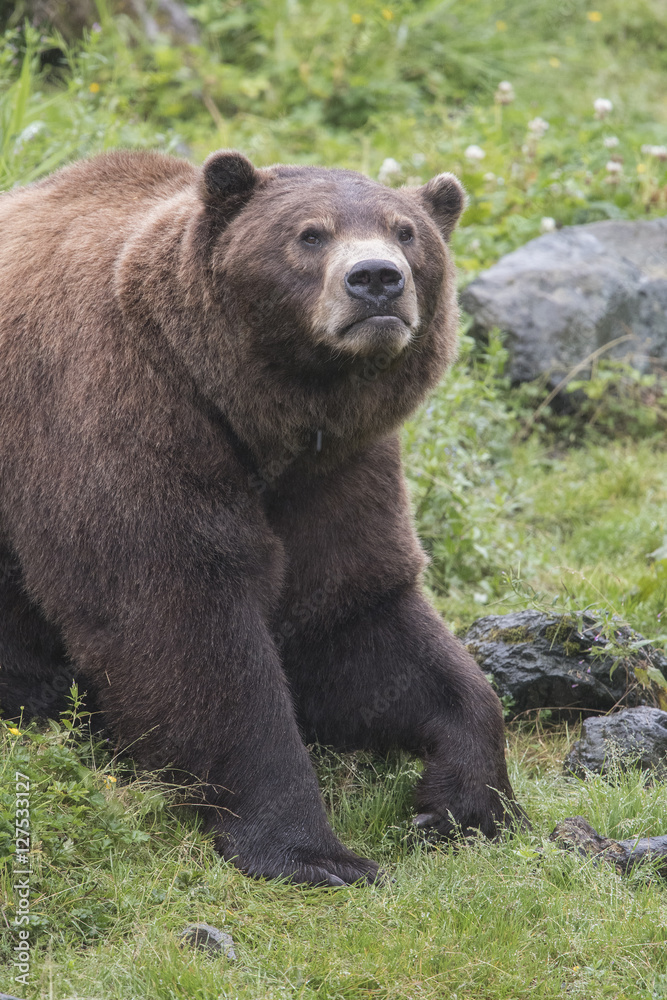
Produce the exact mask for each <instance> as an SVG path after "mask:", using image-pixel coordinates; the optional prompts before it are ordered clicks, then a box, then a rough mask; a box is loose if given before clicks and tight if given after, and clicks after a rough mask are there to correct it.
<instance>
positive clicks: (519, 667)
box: [463, 611, 667, 717]
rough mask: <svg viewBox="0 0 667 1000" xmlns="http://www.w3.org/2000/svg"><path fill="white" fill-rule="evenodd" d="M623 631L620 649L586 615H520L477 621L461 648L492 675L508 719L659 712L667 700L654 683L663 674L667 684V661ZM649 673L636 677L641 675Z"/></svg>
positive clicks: (617, 635) (617, 640) (618, 635)
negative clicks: (533, 713) (537, 713)
mask: <svg viewBox="0 0 667 1000" xmlns="http://www.w3.org/2000/svg"><path fill="white" fill-rule="evenodd" d="M642 642H643V639H642V636H641V635H639V633H637V632H634V631H633V630H632V629H630V628H628V627H627V626H625V625H622V624H620V623H619V624H618V626H616V627H615V628H614V642H613V645H612V643H611V642H610V641H609V640H608V639H606V638H605V637H604V636H603V635H602V634H601V631H600V624H599V621H598V620H597V619H596V618H595V617H594V616H593V615H592V614H586V615H584V616H583V619H582V621H581V627H579V624H578V622H577V620H576V619H575V618H574V617H573V616H570V615H563V614H545V613H543V612H541V611H518V612H513V613H512V614H509V615H487V616H486V617H484V618H479V619H477V621H476V622H474V623H473V625H472V626H471V628H470V629H469V630H468V632H467V633H466V634H465V636H464V637H463V643H464V645H465V646H467V648H468V650H469V652H470V653H472V655H473V657H474V658H475V659H476V660H477V662H478V663H479V665H480V666H481V668H482V669H483V670H484V671H486V672H488V673H489V674H490V675H491V677H492V679H493V684H494V686H495V688H496V690H497V692H498V694H499V696H500V698H501V700H503V702H504V704H505V707H506V709H507V710H508V711H509V713H510V715H511V716H513V717H515V716H517V715H520V714H521V713H523V712H528V711H530V710H534V709H539V708H550V709H557V710H558V711H559V712H561V713H563V712H573V711H576V712H581V711H603V712H609V711H610V710H611V709H613V708H616V707H618V706H619V705H624V706H627V705H643V704H650V705H656V704H659V703H660V699H661V698H664V697H665V695H666V694H667V692H665V690H664V689H663V688H661V687H660V686H659V685H658V684H656V683H655V682H654V681H652V680H650V679H649V676H648V671H652V670H653V671H654V670H656V669H657V671H659V673H658V675H657V676H658V677H659V676H660V674H662V675H663V676H665V677H667V658H665V657H664V656H663V655H662V654H661V653H660V652H658V650H656V649H653V648H652V647H651V646H649V645H641V646H640V645H638V644H639V643H642ZM636 669H639V670H643V671H645V673H644V674H641V673H640V675H639V678H641V679H642V681H643V683H641V684H640V683H639V682H638V681H639V678H638V677H637V676H636V675H635V670H636Z"/></svg>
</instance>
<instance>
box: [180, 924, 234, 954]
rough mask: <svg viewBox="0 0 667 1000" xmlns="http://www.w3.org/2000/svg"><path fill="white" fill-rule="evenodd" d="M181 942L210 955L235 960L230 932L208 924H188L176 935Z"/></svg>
mask: <svg viewBox="0 0 667 1000" xmlns="http://www.w3.org/2000/svg"><path fill="white" fill-rule="evenodd" d="M178 937H179V939H180V942H181V944H188V945H190V946H191V947H192V948H196V949H197V950H198V951H206V952H208V953H209V954H210V955H224V957H225V958H228V959H229V960H230V961H232V962H235V961H236V952H235V951H234V940H233V938H232V936H231V934H227V933H226V931H220V930H218V928H217V927H211V925H210V924H188V926H187V927H186V928H185V930H183V931H181V933H180V934H179V935H178Z"/></svg>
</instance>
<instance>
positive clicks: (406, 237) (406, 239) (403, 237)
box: [398, 226, 415, 243]
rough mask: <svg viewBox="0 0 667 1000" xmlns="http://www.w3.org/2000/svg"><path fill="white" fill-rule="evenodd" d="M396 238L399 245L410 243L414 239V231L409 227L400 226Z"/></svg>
mask: <svg viewBox="0 0 667 1000" xmlns="http://www.w3.org/2000/svg"><path fill="white" fill-rule="evenodd" d="M398 238H399V240H400V241H401V243H412V241H413V239H414V238H415V234H414V230H413V229H411V227H410V226H401V228H400V229H399V230H398Z"/></svg>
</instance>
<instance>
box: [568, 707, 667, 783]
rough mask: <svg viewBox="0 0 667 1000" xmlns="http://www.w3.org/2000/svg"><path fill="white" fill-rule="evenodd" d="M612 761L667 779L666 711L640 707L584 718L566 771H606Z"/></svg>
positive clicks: (580, 772)
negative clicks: (598, 716) (579, 737)
mask: <svg viewBox="0 0 667 1000" xmlns="http://www.w3.org/2000/svg"><path fill="white" fill-rule="evenodd" d="M614 764H616V765H620V766H621V767H623V766H634V767H641V768H643V769H644V770H646V771H654V772H655V776H656V777H658V778H663V779H664V778H667V712H663V711H661V710H660V709H659V708H649V707H648V706H642V707H640V708H626V709H624V711H622V712H615V713H614V714H613V715H608V716H604V717H603V718H597V719H595V718H592V719H585V720H584V722H583V725H582V729H581V739H580V740H578V742H577V743H575V745H574V747H573V748H572V750H571V751H570V753H569V754H568V756H567V758H566V760H565V764H564V767H565V770H566V771H570V772H572V773H573V774H578V775H584V774H586V772H588V771H593V772H596V773H598V774H605V773H606V772H607V771H608V770H609V768H610V767H611V766H613V765H614Z"/></svg>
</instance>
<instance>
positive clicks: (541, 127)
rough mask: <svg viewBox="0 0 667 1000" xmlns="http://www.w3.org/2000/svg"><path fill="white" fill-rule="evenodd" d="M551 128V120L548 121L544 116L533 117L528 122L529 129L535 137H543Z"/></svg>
mask: <svg viewBox="0 0 667 1000" xmlns="http://www.w3.org/2000/svg"><path fill="white" fill-rule="evenodd" d="M548 128H549V122H546V121H545V120H544V118H540V117H539V116H538V117H537V118H533V119H532V120H531V121H529V122H528V131H529V132H530V134H531V136H532V137H533V138H534V139H541V138H542V136H543V135H544V134H545V132H546V131H547V129H548Z"/></svg>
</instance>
